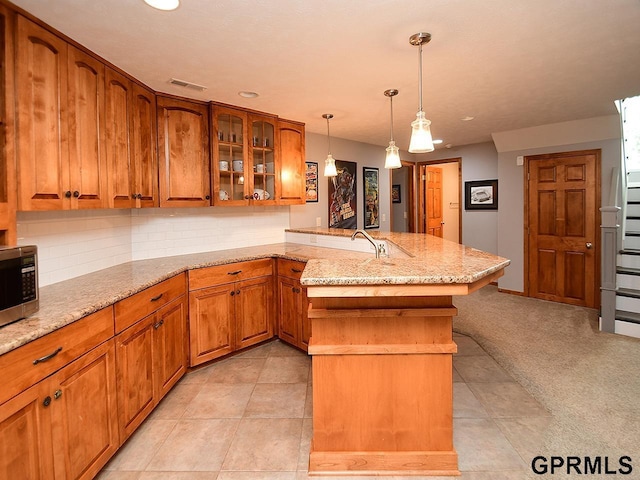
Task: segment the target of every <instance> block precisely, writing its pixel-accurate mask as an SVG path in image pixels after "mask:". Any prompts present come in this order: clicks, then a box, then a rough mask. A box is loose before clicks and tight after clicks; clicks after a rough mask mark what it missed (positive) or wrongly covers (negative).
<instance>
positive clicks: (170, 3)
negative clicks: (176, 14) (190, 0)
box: [144, 0, 180, 11]
mask: <svg viewBox="0 0 640 480" xmlns="http://www.w3.org/2000/svg"><path fill="white" fill-rule="evenodd" d="M144 3H146V4H147V5H149V6H150V7H153V8H156V9H158V10H165V11H169V10H175V9H176V8H178V7H179V6H180V0H144Z"/></svg>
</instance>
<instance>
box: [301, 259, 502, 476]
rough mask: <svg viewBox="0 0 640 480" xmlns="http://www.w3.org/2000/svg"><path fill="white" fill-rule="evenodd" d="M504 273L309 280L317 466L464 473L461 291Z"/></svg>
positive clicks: (313, 469) (348, 471)
mask: <svg viewBox="0 0 640 480" xmlns="http://www.w3.org/2000/svg"><path fill="white" fill-rule="evenodd" d="M501 274H502V270H501V271H500V272H496V273H494V274H493V275H489V276H488V277H485V278H484V279H482V281H480V282H476V283H474V284H469V285H464V286H463V285H460V284H457V285H450V286H447V285H384V286H362V285H359V286H340V287H338V286H309V287H308V295H309V298H310V300H311V307H310V309H309V317H310V318H311V322H312V334H311V340H310V343H309V354H310V355H311V356H312V372H313V440H312V444H311V452H310V457H309V474H311V475H314V474H316V475H434V476H435V475H438V476H441V475H460V472H459V470H458V454H457V453H456V450H455V448H454V446H453V379H452V373H453V365H452V361H453V354H454V353H456V351H457V346H456V344H455V343H454V341H453V332H452V320H453V316H454V315H456V314H457V310H456V308H455V307H454V306H453V304H452V295H457V294H466V293H470V292H471V291H473V290H475V289H477V288H480V287H481V286H484V285H486V284H487V283H489V282H490V281H492V280H494V279H495V278H497V277H498V276H500V275H501ZM425 292H428V293H427V294H425Z"/></svg>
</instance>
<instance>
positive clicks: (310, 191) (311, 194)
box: [305, 162, 318, 203]
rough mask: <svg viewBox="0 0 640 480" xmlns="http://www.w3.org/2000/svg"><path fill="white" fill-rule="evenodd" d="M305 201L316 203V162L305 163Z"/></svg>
mask: <svg viewBox="0 0 640 480" xmlns="http://www.w3.org/2000/svg"><path fill="white" fill-rule="evenodd" d="M306 164H307V171H306V179H307V186H306V194H305V195H306V196H305V198H306V200H307V203H310V202H317V201H318V164H317V163H316V162H306Z"/></svg>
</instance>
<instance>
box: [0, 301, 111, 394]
mask: <svg viewBox="0 0 640 480" xmlns="http://www.w3.org/2000/svg"><path fill="white" fill-rule="evenodd" d="M111 337H113V307H107V308H104V309H102V310H100V311H98V312H96V313H93V314H91V315H88V316H86V317H84V318H82V319H80V320H78V321H77V322H74V323H71V324H69V325H67V326H65V327H63V328H61V329H59V330H56V331H54V332H51V333H49V334H48V335H45V336H44V337H41V338H38V339H37V340H34V341H33V342H30V343H27V344H26V345H23V346H21V347H19V348H17V349H15V350H12V351H10V352H7V353H6V354H4V355H2V356H0V372H2V378H3V379H4V385H3V388H2V389H0V403H2V402H4V401H5V400H8V399H9V398H11V397H13V396H14V395H16V394H18V393H20V392H21V391H23V390H25V389H26V388H28V387H30V386H31V385H34V384H35V383H37V382H39V381H40V380H42V379H43V378H45V377H47V376H49V375H51V374H52V373H53V372H55V371H57V370H59V369H60V368H62V367H64V366H65V365H67V364H68V363H70V362H71V361H73V360H75V359H76V358H78V357H79V356H81V355H83V354H84V353H86V352H88V351H89V350H91V349H93V348H95V347H97V346H98V345H100V344H101V343H102V342H104V341H106V340H108V339H109V338H111Z"/></svg>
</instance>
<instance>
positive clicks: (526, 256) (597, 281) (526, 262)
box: [523, 148, 602, 308]
mask: <svg viewBox="0 0 640 480" xmlns="http://www.w3.org/2000/svg"><path fill="white" fill-rule="evenodd" d="M577 155H594V156H595V157H596V166H595V167H596V192H595V193H596V205H595V215H594V223H595V225H594V227H595V232H596V238H595V239H594V243H595V244H596V245H595V246H596V248H595V257H596V259H595V262H596V264H595V275H594V277H595V278H594V280H595V281H594V295H595V297H594V298H595V308H600V283H601V282H600V236H599V233H600V222H601V220H600V207H601V206H602V197H601V183H602V181H601V180H602V176H601V168H602V150H601V149H599V148H595V149H591V150H573V151H569V152H557V153H543V154H539V155H527V156H525V157H524V175H523V177H524V231H523V235H524V295H525V296H527V297H531V285H530V282H529V272H530V266H529V250H530V248H531V246H530V244H529V164H530V162H534V161H536V160H549V159H552V158H563V157H567V158H569V157H575V156H577ZM531 298H534V297H531Z"/></svg>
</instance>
